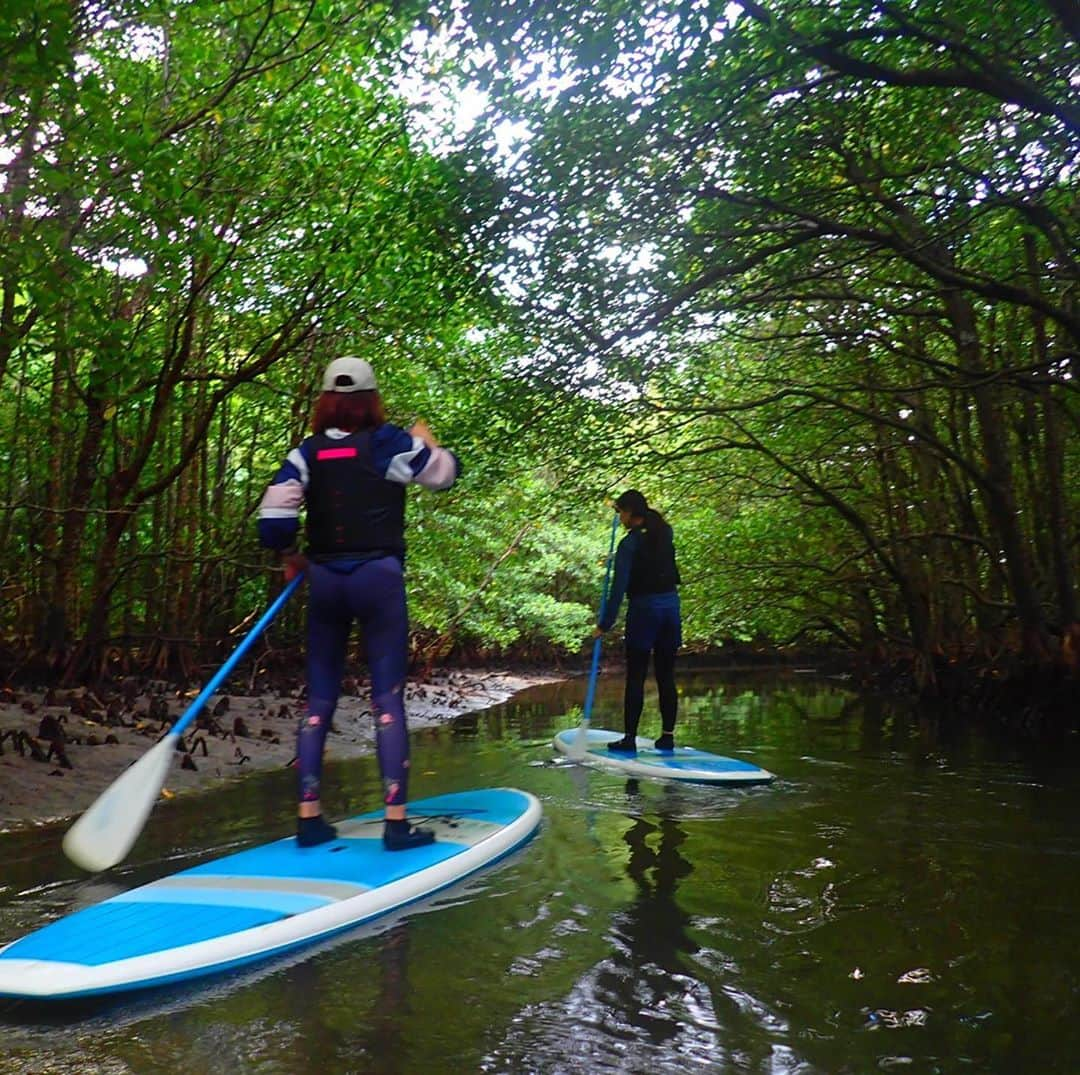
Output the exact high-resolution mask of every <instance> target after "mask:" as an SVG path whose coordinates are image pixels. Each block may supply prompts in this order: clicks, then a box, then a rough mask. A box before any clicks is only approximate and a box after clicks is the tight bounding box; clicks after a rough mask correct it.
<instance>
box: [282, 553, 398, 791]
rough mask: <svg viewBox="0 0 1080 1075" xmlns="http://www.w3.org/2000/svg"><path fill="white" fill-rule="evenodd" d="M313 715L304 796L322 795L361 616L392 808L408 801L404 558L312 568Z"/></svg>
mask: <svg viewBox="0 0 1080 1075" xmlns="http://www.w3.org/2000/svg"><path fill="white" fill-rule="evenodd" d="M308 586H309V591H310V592H309V594H308V625H307V628H308V629H307V675H308V703H307V715H306V716H304V717H303V718H301V721H300V728H299V731H298V734H297V749H296V754H297V770H298V779H299V797H300V801H301V802H313V801H315V800H317V799H318V798H319V797H320V784H321V780H322V759H323V746H324V745H325V743H326V734H327V732H328V731H329V730H330V722H331V719H332V718H333V716H334V710H335V709H336V708H337V702H338V696H339V694H340V692H341V676H342V673H343V672H344V670H345V651H346V648H347V646H348V642H349V633H350V631H351V630H352V625H353V622H354V621H356V622H357V623H359V624H360V628H361V630H362V631H363V633H364V643H365V647H366V649H367V663H368V668H369V670H370V672H371V702H372V712H373V715H374V719H375V733H376V735H375V743H376V749H377V751H378V757H379V771H380V772H381V773H382V782H383V801H384V802H385V803H386V804H387V805H388V806H397V805H400V804H403V803H405V802H406V801H407V799H408V770H409V736H408V729H407V728H406V726H405V674H406V671H407V668H408V648H409V614H408V611H407V609H406V607H405V579H404V574H403V569H402V566H401V561H400V560H398V559H397V558H396V557H393V556H387V557H383V558H381V559H379V560H368V561H367V562H366V563H362V564H359V565H357V566H356V567H354V568H353V569H352V570H351V571H348V572H347V573H346V572H344V571H342V570H340V569H335V567H331V566H329V565H327V564H311V565H310V568H309V570H308Z"/></svg>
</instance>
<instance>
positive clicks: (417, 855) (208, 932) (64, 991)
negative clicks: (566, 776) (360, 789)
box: [0, 788, 541, 999]
mask: <svg viewBox="0 0 1080 1075" xmlns="http://www.w3.org/2000/svg"><path fill="white" fill-rule="evenodd" d="M540 814H541V809H540V803H539V802H538V801H537V800H536V799H535V798H534V797H533V796H532V795H529V794H528V793H527V792H524V791H515V790H514V789H512V788H490V789H483V790H478V791H466V792H460V793H458V794H453V795H440V796H437V797H435V798H433V799H422V800H420V801H418V802H412V803H409V818H410V819H411V820H413V821H416V822H419V823H421V824H423V826H424V827H425V828H430V829H434V830H435V843H433V844H430V845H428V846H427V847H418V848H414V849H413V850H411V851H385V850H384V849H383V846H382V811H377V812H375V813H371V814H362V815H360V816H359V817H354V818H351V819H350V820H348V821H343V822H340V823H339V824H338V826H337V830H338V836H337V838H336V839H334V840H331V841H330V842H329V843H325V844H320V845H319V846H318V847H308V848H300V847H297V846H296V841H295V840H294V839H293V838H292V837H288V838H286V839H284V840H278V841H276V842H274V843H270V844H265V845H263V846H262V847H255V848H251V849H250V850H248V851H240V852H238V853H236V854H233V855H226V856H225V857H224V858H220V859H216V860H214V861H213V862H207V863H204V864H202V865H201V866H195V867H193V868H191V869H188V870H182V871H181V872H180V873H176V874H173V875H172V876H170V877H164V878H162V879H161V880H159V881H153V882H151V883H150V884H148V885H143V886H141V887H140V888H134V889H131V890H130V891H129V892H124V893H121V894H120V895H118V896H113V897H112V898H111V899H108V900H105V901H104V902H103V903H98V904H94V905H93V906H91V907H87V908H85V909H83V910H81V911H76V912H75V913H74V914H70V915H68V916H67V917H65V918H61V919H59V920H58V921H56V922H53V923H51V924H50V925H47V926H44V927H43V928H41V929H39V930H37V931H36V932H34V933H31V934H28V935H27V936H26V937H23V938H22V939H21V940H18V941H15V942H13V943H12V944H9V945H8V946H7V947H6V948H2V949H0V996H9V997H27V998H41V999H58V998H64V997H77V996H89V995H91V994H95V993H110V992H115V991H117V990H122V989H141V988H145V987H147V986H156V985H163V984H165V983H169V982H177V981H181V980H182V979H185V978H194V977H197V976H199V975H204V974H213V973H216V972H219V971H224V970H227V969H230V968H232V967H236V966H239V965H241V964H244V963H249V962H251V961H253V960H256V959H265V958H267V957H269V956H271V955H275V954H277V953H280V952H283V951H286V950H287V949H290V948H294V947H297V946H299V945H302V944H307V943H310V942H312V941H315V940H317V939H320V938H323V937H326V936H328V935H329V934H332V933H334V932H336V931H338V930H342V929H347V928H348V927H350V926H355V925H357V924H359V923H361V922H366V921H369V920H371V919H373V918H377V917H378V916H380V915H383V914H386V913H387V912H389V911H393V910H395V909H397V908H399V907H401V906H402V905H404V904H407V903H411V902H413V901H414V900H418V899H421V898H423V897H424V896H428V895H430V894H431V893H432V892H435V891H437V890H439V889H441V888H445V887H446V886H447V885H450V884H453V882H455V881H458V880H460V879H461V878H463V877H465V876H467V875H468V874H471V873H474V872H475V871H477V870H479V869H480V868H481V867H483V866H486V865H488V864H489V863H491V862H493V861H494V860H495V859H499V858H502V857H503V856H504V855H507V854H509V853H510V852H511V851H513V850H514V849H515V848H516V847H518V846H520V845H521V844H522V843H524V842H525V841H526V840H528V839H529V837H530V836H532V835H533V833H534V832H535V831H536V828H537V826H538V825H539V824H540Z"/></svg>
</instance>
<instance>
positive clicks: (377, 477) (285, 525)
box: [259, 358, 459, 851]
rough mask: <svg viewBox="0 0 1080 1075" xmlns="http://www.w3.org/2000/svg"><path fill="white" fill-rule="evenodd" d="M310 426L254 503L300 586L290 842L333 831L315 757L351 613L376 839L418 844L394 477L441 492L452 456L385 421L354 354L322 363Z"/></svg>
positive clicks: (269, 542)
mask: <svg viewBox="0 0 1080 1075" xmlns="http://www.w3.org/2000/svg"><path fill="white" fill-rule="evenodd" d="M312 430H313V435H312V436H310V437H308V438H307V439H306V440H305V441H304V442H303V443H302V444H301V445H300V446H299V447H298V448H294V449H293V450H292V451H291V452H289V455H288V457H287V458H286V460H285V462H284V464H283V465H282V467H281V469H280V470H279V471H278V472H277V475H276V476H275V477H274V480H273V481H272V482H271V483H270V486H269V488H268V489H267V490H266V493H265V494H264V496H263V499H262V503H261V505H260V507H259V538H260V540H261V541H262V543H263V545H265V546H267V547H268V548H271V549H276V550H278V552H280V553H281V554H282V555H283V557H284V558H285V571H286V577H287V578H289V577H292V576H293V575H294V574H295V573H296V572H297V571H298V570H301V569H306V570H307V579H308V584H309V589H310V594H309V599H308V631H307V678H308V696H307V712H306V714H305V715H304V717H302V718H301V721H300V728H299V732H298V737H297V738H298V743H297V769H298V779H299V806H298V820H297V830H296V838H297V842H298V843H299V844H301V845H302V846H305V847H310V846H313V845H315V844H321V843H325V842H326V841H327V840H332V839H333V838H334V837H335V835H336V830H335V829H334V827H333V826H332V825H330V824H329V823H328V822H327V821H326V820H325V819H324V818H323V816H322V807H321V805H320V782H321V777H322V756H323V746H324V744H325V742H326V734H327V732H328V731H329V730H330V725H331V720H332V718H333V715H334V709H335V708H336V706H337V700H338V695H339V693H340V690H341V677H342V673H343V671H344V667H345V652H346V647H347V645H348V639H349V633H350V631H351V629H352V625H353V622H354V621H355V622H358V623H359V624H360V626H361V628H362V630H363V632H364V642H365V648H366V651H367V661H368V667H369V670H370V673H371V694H372V708H373V713H374V718H375V730H376V747H377V751H378V758H379V769H380V771H381V773H382V781H383V799H384V805H385V812H386V820H385V824H384V827H383V844H384V846H385V847H386V848H388V849H389V850H392V851H401V850H407V849H409V848H412V847H420V846H422V845H424V844H428V843H431V841H432V840H433V839H434V837H433V834H432V833H431V832H430V830H427V829H420V828H415V827H413V826H412V825H410V824H409V822H408V820H407V818H406V802H407V798H408V770H409V739H408V732H407V728H406V724H405V706H404V697H405V675H406V671H407V665H408V634H409V621H408V612H407V609H406V604H405V582H404V573H403V572H404V559H405V486H406V485H408V484H410V483H411V482H418V483H419V484H420V485H422V486H424V487H425V488H428V489H449V488H450V486H452V485H453V484H454V481H455V480H456V479H457V476H458V469H459V467H458V461H457V458H456V457H455V456H454V454H453V453H452V452H450V451H448V450H447V449H445V448H442V447H440V446H439V444H438V442H437V441H436V440H435V438H434V437H433V436H432V433H431V430H430V429H429V428H428V427H427V424H426V423H424V422H416V423H415V424H414V425H413V426H412V428H411V429H408V430H405V429H402V428H401V427H400V426H396V425H393V424H392V423H390V422H388V421H386V414H385V411H384V409H383V402H382V397H381V396H380V395H379V391H378V386H377V385H376V382H375V373H374V371H373V370H372V368H371V366H370V365H369V364H368V363H367V362H365V361H364V360H363V359H360V358H338V359H335V360H334V361H333V362H331V363H330V365H329V366H328V367H327V368H326V373H325V374H324V376H323V385H322V394H321V395H320V396H319V399H318V402H317V403H316V405H315V413H314V416H313V419H312ZM302 506H303V507H304V508H305V509H306V536H307V547H306V549H305V550H304V553H303V554H302V555H301V554H300V553H299V551H298V549H297V544H296V542H297V537H298V534H299V529H300V521H299V512H300V508H301V507H302Z"/></svg>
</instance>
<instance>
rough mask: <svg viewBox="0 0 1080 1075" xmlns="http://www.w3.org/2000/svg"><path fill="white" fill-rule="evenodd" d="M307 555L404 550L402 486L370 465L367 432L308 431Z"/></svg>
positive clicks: (400, 552) (346, 556)
mask: <svg viewBox="0 0 1080 1075" xmlns="http://www.w3.org/2000/svg"><path fill="white" fill-rule="evenodd" d="M300 450H301V451H302V452H303V454H304V458H305V460H306V461H307V465H308V486H307V492H306V497H305V499H306V502H307V539H308V549H307V554H308V556H309V557H310V558H311V559H312V560H314V561H316V562H324V561H327V560H347V559H350V558H352V557H358V558H367V557H370V556H371V555H372V554H376V555H378V554H379V553H383V554H385V555H392V556H398V557H402V558H404V556H405V487H404V486H403V485H399V484H398V483H397V482H392V481H388V480H387V479H386V478H384V477H382V476H381V475H380V474H379V473H378V471H377V470H376V469H375V464H374V462H373V460H372V455H371V433H370V431H365V432H363V433H350V434H349V435H348V436H346V437H341V438H339V439H334V438H332V437H328V436H326V435H325V434H317V435H316V436H314V437H309V438H308V439H307V441H306V442H305V443H304V445H303V446H302V447H301V449H300Z"/></svg>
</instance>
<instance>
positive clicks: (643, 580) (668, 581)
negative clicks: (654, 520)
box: [626, 523, 681, 597]
mask: <svg viewBox="0 0 1080 1075" xmlns="http://www.w3.org/2000/svg"><path fill="white" fill-rule="evenodd" d="M636 532H637V533H638V534H639V535H640V536H639V537H638V541H637V548H636V549H635V550H634V559H633V561H632V562H631V564H630V581H629V583H628V584H627V587H626V593H627V595H628V596H630V597H637V596H639V595H640V594H647V593H670V592H671V591H672V590H674V589H675V588H676V587H677V586H678V585H679V582H680V581H681V580H680V578H679V568H678V566H677V565H676V563H675V541H674V535H673V534H672V531H671V527H670V526H668V525H667V524H666V523H665V524H663V525H661V526H660V527H658V528H653V529H652V530H648V529H646V528H645V527H641V528H640V529H638V530H637V531H636Z"/></svg>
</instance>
